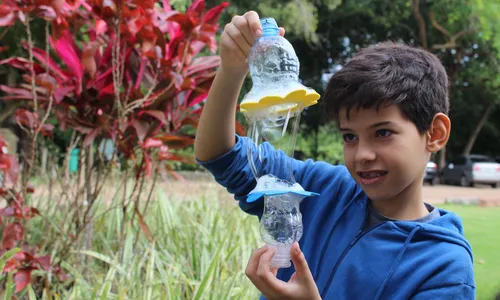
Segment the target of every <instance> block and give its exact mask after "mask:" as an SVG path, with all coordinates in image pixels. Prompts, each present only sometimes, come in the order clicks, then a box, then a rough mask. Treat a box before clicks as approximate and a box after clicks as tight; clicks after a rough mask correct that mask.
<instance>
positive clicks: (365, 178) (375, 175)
mask: <svg viewBox="0 0 500 300" xmlns="http://www.w3.org/2000/svg"><path fill="white" fill-rule="evenodd" d="M357 173H358V176H359V179H360V181H361V183H362V184H364V185H369V184H375V183H377V182H379V181H380V180H381V179H382V178H383V177H384V176H385V175H386V174H387V171H379V170H376V171H362V172H357Z"/></svg>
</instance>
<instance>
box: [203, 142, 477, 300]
mask: <svg viewBox="0 0 500 300" xmlns="http://www.w3.org/2000/svg"><path fill="white" fill-rule="evenodd" d="M248 143H250V145H251V146H252V147H255V145H253V142H252V141H251V140H249V139H247V138H244V137H239V136H236V144H235V146H234V147H233V149H231V150H230V151H229V152H228V153H225V154H224V155H222V156H220V157H218V158H216V159H214V160H211V161H207V162H201V161H199V163H200V164H201V165H202V166H204V167H205V168H206V169H207V170H209V171H210V172H211V173H212V174H213V175H214V178H215V179H216V181H217V182H218V183H219V184H221V185H222V186H224V187H226V188H227V190H228V191H229V192H230V193H232V194H234V196H235V199H236V200H238V201H239V205H240V207H241V209H242V210H243V211H245V212H247V213H249V214H253V215H256V216H258V217H259V218H260V217H261V215H262V212H263V200H262V199H259V200H258V201H255V202H252V203H247V202H246V198H247V194H248V193H249V192H250V191H251V190H252V189H253V188H254V187H255V185H256V181H255V178H254V177H253V175H252V172H251V170H250V167H249V165H248V161H247V156H246V145H247V144H248ZM261 147H262V149H261V157H262V163H261V164H260V165H258V167H259V168H261V170H263V171H264V172H263V173H262V174H273V175H275V176H278V177H280V178H286V177H285V175H286V173H285V172H287V166H288V165H289V162H290V160H292V168H293V172H294V176H295V179H296V181H297V182H298V183H300V184H301V185H302V187H303V188H304V189H305V190H307V191H311V192H316V193H319V194H320V195H319V196H313V197H308V198H305V199H304V200H303V201H302V202H301V204H300V211H301V213H302V221H303V225H304V233H303V236H302V239H301V240H300V242H299V245H300V247H301V250H302V251H303V253H304V255H305V257H306V260H307V262H308V264H309V268H310V269H311V272H312V274H313V276H314V280H315V282H316V285H317V287H318V290H319V293H320V295H321V297H322V298H323V299H336V300H337V299H338V300H342V299H346V300H347V299H348V300H358V299H426V300H427V299H475V283H474V272H473V257H472V250H471V247H470V245H469V244H468V242H467V241H466V239H465V238H464V236H463V228H462V223H461V221H460V219H459V217H458V216H457V215H455V214H453V213H451V212H447V211H445V210H441V209H440V210H439V212H440V217H439V218H437V219H434V220H431V221H429V222H425V223H418V222H410V221H395V222H392V221H386V222H382V223H380V224H378V225H377V226H375V227H373V228H370V229H367V230H364V228H365V226H364V225H365V222H366V220H367V214H368V198H367V196H366V194H365V193H364V192H363V190H362V189H361V188H360V187H359V185H357V183H356V182H355V180H354V179H353V178H352V177H351V175H350V174H349V172H348V171H347V169H346V168H345V167H344V166H333V165H330V164H328V163H325V162H314V161H312V160H307V161H305V162H303V161H298V160H294V159H292V158H290V157H288V156H286V155H285V154H284V153H283V152H282V151H278V150H275V149H273V147H272V146H271V145H270V144H269V143H264V144H263V145H262V146H261ZM294 272H295V270H294V268H293V265H292V267H290V268H286V269H280V270H279V271H278V274H277V277H278V278H279V279H281V280H283V281H288V280H289V279H290V277H291V276H292V274H293V273H294ZM261 299H264V297H261Z"/></svg>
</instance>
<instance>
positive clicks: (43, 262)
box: [36, 255, 50, 271]
mask: <svg viewBox="0 0 500 300" xmlns="http://www.w3.org/2000/svg"><path fill="white" fill-rule="evenodd" d="M36 261H37V262H38V263H39V264H40V266H41V267H42V268H43V269H44V270H46V271H48V270H49V269H50V255H45V256H38V257H37V258H36Z"/></svg>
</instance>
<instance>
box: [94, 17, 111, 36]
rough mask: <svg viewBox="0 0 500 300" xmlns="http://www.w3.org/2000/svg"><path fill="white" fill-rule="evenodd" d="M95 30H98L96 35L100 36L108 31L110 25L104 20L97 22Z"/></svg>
mask: <svg viewBox="0 0 500 300" xmlns="http://www.w3.org/2000/svg"><path fill="white" fill-rule="evenodd" d="M95 28H96V34H97V35H100V34H103V33H105V32H106V31H107V30H108V25H107V24H106V22H105V21H104V20H97V21H96V23H95Z"/></svg>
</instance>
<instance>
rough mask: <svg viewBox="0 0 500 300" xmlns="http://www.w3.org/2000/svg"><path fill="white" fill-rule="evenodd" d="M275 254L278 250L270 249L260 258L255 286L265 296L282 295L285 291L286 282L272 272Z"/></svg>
mask: <svg viewBox="0 0 500 300" xmlns="http://www.w3.org/2000/svg"><path fill="white" fill-rule="evenodd" d="M275 253H276V248H269V250H268V251H266V252H265V253H264V254H262V255H261V256H260V261H259V267H258V269H257V272H256V278H255V281H254V284H255V286H256V287H257V288H258V289H259V290H260V291H261V292H262V293H263V294H264V295H266V294H267V295H273V294H276V293H277V294H282V293H283V292H284V290H285V286H284V285H283V283H284V282H283V281H281V280H279V279H278V278H276V275H275V273H274V272H273V270H271V260H272V259H273V256H274V254H275ZM276 272H277V270H276Z"/></svg>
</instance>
